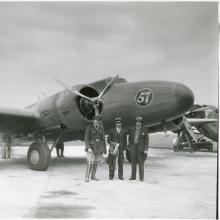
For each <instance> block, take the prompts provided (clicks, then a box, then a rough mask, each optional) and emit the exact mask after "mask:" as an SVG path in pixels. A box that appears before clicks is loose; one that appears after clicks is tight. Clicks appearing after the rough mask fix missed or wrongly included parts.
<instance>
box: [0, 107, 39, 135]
mask: <svg viewBox="0 0 220 220" xmlns="http://www.w3.org/2000/svg"><path fill="white" fill-rule="evenodd" d="M39 127H40V120H39V116H38V115H36V114H34V113H33V112H31V111H30V110H29V109H17V108H7V107H1V108H0V136H2V135H4V134H6V135H7V134H21V133H27V132H32V131H34V130H36V129H37V128H39Z"/></svg>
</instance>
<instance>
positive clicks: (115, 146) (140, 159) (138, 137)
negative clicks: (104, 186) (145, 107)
mask: <svg viewBox="0 0 220 220" xmlns="http://www.w3.org/2000/svg"><path fill="white" fill-rule="evenodd" d="M142 123H143V119H142V117H141V116H138V117H136V126H134V127H133V128H131V129H128V130H126V129H125V128H123V127H122V121H121V118H115V127H114V128H113V129H112V130H110V133H109V134H108V138H107V142H108V143H109V145H110V148H109V154H108V159H107V161H108V164H109V179H110V180H113V178H114V173H115V165H116V160H117V162H118V177H119V179H121V180H124V178H123V162H124V152H125V151H126V150H128V151H129V153H130V155H131V163H132V169H131V177H130V179H129V180H135V179H136V170H137V163H138V164H139V178H140V181H144V161H145V158H146V155H147V153H148V145H149V135H148V131H147V129H146V128H145V127H144V126H142ZM127 136H128V139H127ZM127 140H128V141H127ZM85 145H86V148H85V151H86V157H87V169H86V180H85V181H86V182H89V179H90V175H91V179H93V180H98V178H96V176H95V174H96V169H97V164H98V163H99V162H100V161H101V160H102V156H103V154H106V153H107V151H106V141H105V133H104V129H103V126H102V122H101V117H100V116H96V117H95V118H94V121H93V124H91V125H88V126H87V128H86V132H85Z"/></svg>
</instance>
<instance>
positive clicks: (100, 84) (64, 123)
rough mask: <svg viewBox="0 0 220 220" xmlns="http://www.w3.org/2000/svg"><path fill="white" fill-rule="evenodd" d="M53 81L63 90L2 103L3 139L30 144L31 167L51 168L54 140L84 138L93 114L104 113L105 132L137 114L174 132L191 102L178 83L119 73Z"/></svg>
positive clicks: (151, 129) (0, 128)
mask: <svg viewBox="0 0 220 220" xmlns="http://www.w3.org/2000/svg"><path fill="white" fill-rule="evenodd" d="M56 81H57V83H59V84H60V85H61V86H62V87H64V90H62V91H60V92H58V93H56V94H55V95H52V96H50V97H48V98H45V99H43V100H41V101H39V102H37V103H35V104H32V105H30V106H28V107H26V108H24V109H15V108H0V122H1V123H0V136H1V141H2V142H3V143H6V144H9V145H20V144H22V145H24V144H28V145H29V149H28V153H27V161H28V165H29V167H30V168H31V169H33V170H38V171H44V170H46V169H47V168H48V167H49V164H50V159H51V152H52V150H53V149H54V147H55V145H56V144H57V143H58V142H67V141H73V140H83V139H84V132H85V128H86V126H87V125H88V124H89V123H91V122H92V119H93V117H94V116H95V115H96V114H101V115H102V121H103V126H104V129H105V133H106V134H107V133H108V131H109V129H111V128H112V127H113V126H114V123H113V119H114V118H115V117H121V118H122V120H123V125H124V126H125V127H126V128H129V127H132V126H134V119H135V117H136V116H137V115H140V116H142V117H143V119H144V126H147V127H148V130H149V132H157V131H168V130H170V131H172V130H174V129H176V128H177V127H179V126H180V125H181V123H182V121H183V116H184V114H185V113H186V112H187V111H189V110H190V109H191V108H192V106H193V104H194V95H193V93H192V91H191V90H190V89H189V88H188V87H187V86H185V85H183V84H181V83H176V82H168V81H141V82H127V81H126V80H125V79H123V78H119V77H118V75H117V76H116V77H114V78H107V79H103V80H100V81H96V82H93V83H90V84H87V85H84V84H83V85H76V86H74V87H73V86H69V85H67V84H66V83H64V82H62V81H60V80H58V79H57V80H56ZM49 143H51V144H52V146H51V147H49V146H48V144H49Z"/></svg>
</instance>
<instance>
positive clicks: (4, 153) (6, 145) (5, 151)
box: [2, 143, 11, 159]
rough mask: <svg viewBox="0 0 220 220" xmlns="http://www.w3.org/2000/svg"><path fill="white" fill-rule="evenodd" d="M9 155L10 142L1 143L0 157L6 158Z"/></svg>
mask: <svg viewBox="0 0 220 220" xmlns="http://www.w3.org/2000/svg"><path fill="white" fill-rule="evenodd" d="M10 157H11V143H2V158H3V159H7V158H10Z"/></svg>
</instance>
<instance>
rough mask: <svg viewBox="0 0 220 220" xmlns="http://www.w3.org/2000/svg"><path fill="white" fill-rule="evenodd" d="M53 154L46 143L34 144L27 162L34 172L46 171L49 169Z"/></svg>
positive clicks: (29, 150)
mask: <svg viewBox="0 0 220 220" xmlns="http://www.w3.org/2000/svg"><path fill="white" fill-rule="evenodd" d="M50 158H51V152H50V149H49V147H48V145H47V144H46V143H43V142H34V143H33V144H31V146H30V147H29V149H28V153H27V160H28V165H29V167H30V168H31V169H32V170H36V171H45V170H47V168H48V167H49V164H50Z"/></svg>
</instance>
